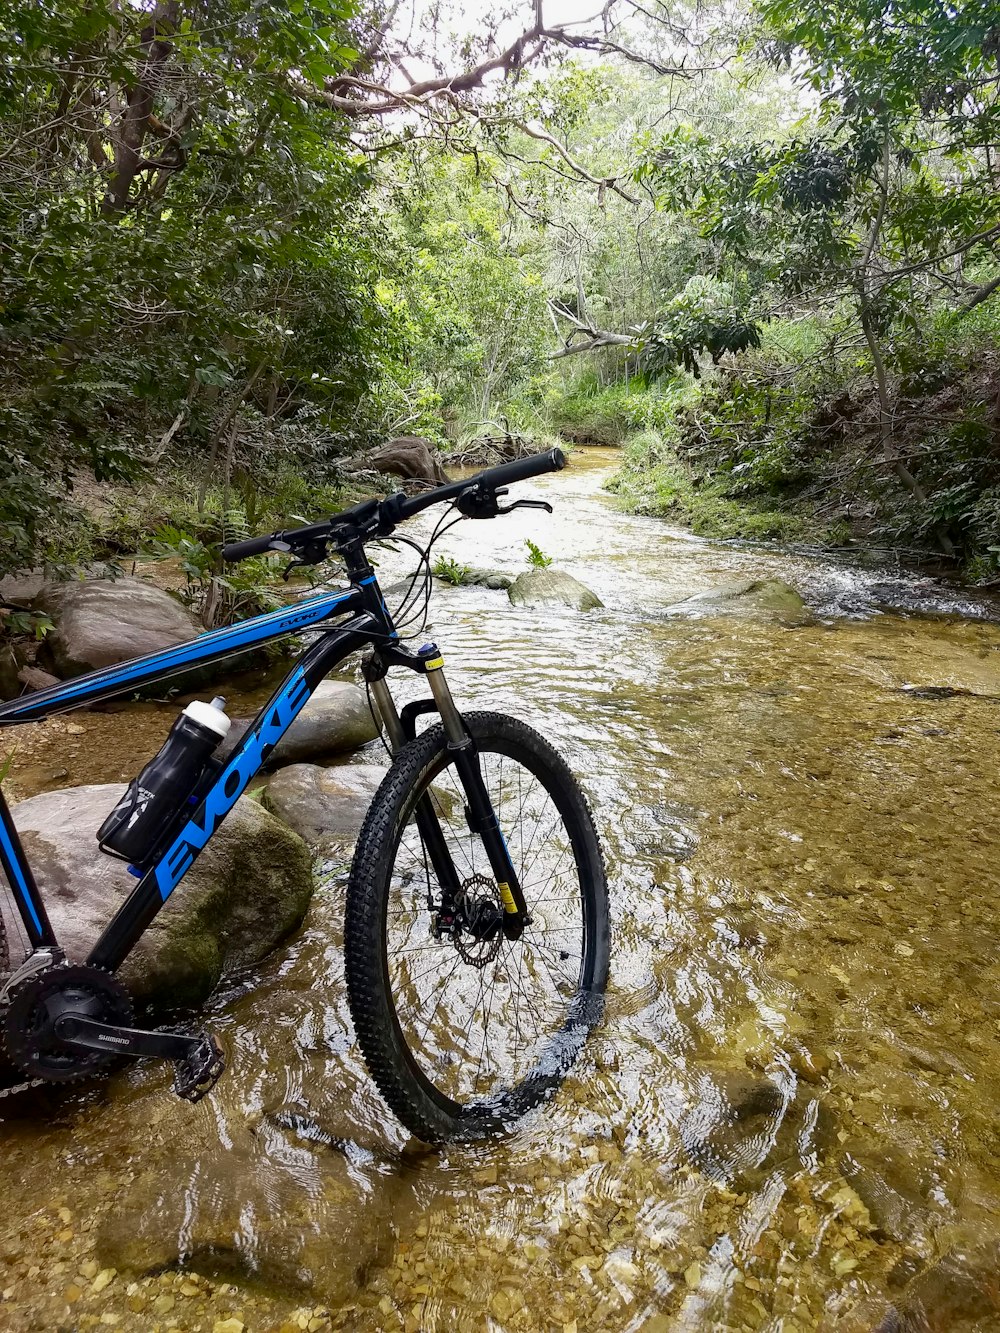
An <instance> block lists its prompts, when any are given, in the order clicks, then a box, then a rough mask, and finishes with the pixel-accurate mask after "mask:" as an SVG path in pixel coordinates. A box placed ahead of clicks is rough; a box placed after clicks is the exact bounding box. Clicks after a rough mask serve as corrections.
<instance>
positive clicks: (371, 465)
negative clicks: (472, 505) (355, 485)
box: [341, 435, 448, 486]
mask: <svg viewBox="0 0 1000 1333" xmlns="http://www.w3.org/2000/svg"><path fill="white" fill-rule="evenodd" d="M341 467H343V468H344V469H345V471H357V470H365V471H369V470H370V471H373V472H382V473H388V474H389V475H391V476H394V477H404V478H406V479H407V480H416V481H426V482H428V483H429V484H430V485H432V486H441V485H443V483H444V482H446V481H448V474H447V473H446V472H445V470H444V468H443V467H442V466H441V463H440V460H439V456H438V452H437V450H436V449H435V447H434V445H433V444H432V443H431V441H430V440H425V439H424V438H423V436H421V435H400V436H397V438H396V439H394V440H389V441H387V442H386V443H385V444H383V445H381V446H380V447H379V448H378V449H376V450H374V452H373V453H370V454H365V455H364V456H363V457H358V458H347V459H344V460H343V462H342V463H341Z"/></svg>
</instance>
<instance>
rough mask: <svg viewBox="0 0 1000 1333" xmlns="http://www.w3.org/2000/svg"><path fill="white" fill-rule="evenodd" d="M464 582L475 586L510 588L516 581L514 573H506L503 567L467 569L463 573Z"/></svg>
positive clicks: (497, 588)
mask: <svg viewBox="0 0 1000 1333" xmlns="http://www.w3.org/2000/svg"><path fill="white" fill-rule="evenodd" d="M462 582H463V583H464V584H467V585H468V586H470V587H474V588H493V589H496V590H499V589H502V588H509V587H510V586H511V584H512V583H513V582H514V576H513V574H505V573H504V572H503V570H502V569H467V570H465V572H464V573H463V575H462Z"/></svg>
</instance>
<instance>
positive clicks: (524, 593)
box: [507, 569, 604, 611]
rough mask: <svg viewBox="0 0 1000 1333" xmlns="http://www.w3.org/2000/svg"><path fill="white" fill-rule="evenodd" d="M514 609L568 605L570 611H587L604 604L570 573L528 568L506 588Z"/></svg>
mask: <svg viewBox="0 0 1000 1333" xmlns="http://www.w3.org/2000/svg"><path fill="white" fill-rule="evenodd" d="M507 596H508V597H509V598H510V600H511V601H512V602H513V604H514V605H515V606H528V607H532V606H568V607H570V608H571V609H572V610H573V611H591V610H593V609H594V607H597V606H603V605H604V603H603V602H602V601H601V599H600V598H599V597H598V595H597V593H595V592H591V590H590V589H589V588H588V587H587V586H586V585H585V584H583V583H581V582H580V580H579V579H575V578H574V577H573V575H572V574H567V573H565V571H564V570H561V569H528V570H525V572H524V573H523V574H518V576H517V578H516V579H515V580H514V582H513V583H512V584H511V585H510V587H509V588H508V589H507Z"/></svg>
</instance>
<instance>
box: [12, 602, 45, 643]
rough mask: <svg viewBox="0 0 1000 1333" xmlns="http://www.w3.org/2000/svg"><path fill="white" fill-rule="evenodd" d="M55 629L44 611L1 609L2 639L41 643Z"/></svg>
mask: <svg viewBox="0 0 1000 1333" xmlns="http://www.w3.org/2000/svg"><path fill="white" fill-rule="evenodd" d="M53 629H55V625H54V624H53V622H52V620H51V618H50V617H49V616H47V615H46V614H45V612H44V611H19V610H16V609H10V608H7V607H3V608H0V639H34V641H35V642H36V643H41V641H42V640H43V639H44V638H45V636H46V634H48V633H49V631H50V630H53Z"/></svg>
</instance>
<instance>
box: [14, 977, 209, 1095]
mask: <svg viewBox="0 0 1000 1333" xmlns="http://www.w3.org/2000/svg"><path fill="white" fill-rule="evenodd" d="M8 999H9V1003H8V1007H7V1010H6V1013H5V1014H4V1016H3V1039H4V1045H5V1046H6V1048H7V1053H8V1055H9V1056H10V1058H11V1059H12V1060H13V1061H14V1063H15V1064H16V1065H17V1066H18V1067H19V1068H20V1069H22V1070H23V1071H24V1072H25V1073H26V1074H28V1075H29V1076H31V1077H32V1078H40V1079H43V1080H44V1081H45V1082H52V1083H66V1082H70V1081H72V1080H74V1079H78V1078H84V1077H86V1076H88V1075H90V1074H94V1073H97V1072H98V1071H99V1070H102V1069H105V1068H107V1066H108V1065H109V1064H111V1062H112V1061H113V1060H114V1059H115V1057H116V1056H120V1055H127V1056H133V1057H144V1056H145V1057H152V1058H153V1059H159V1060H169V1061H171V1062H172V1063H173V1065H174V1091H175V1092H176V1093H177V1095H178V1096H179V1097H183V1098H184V1099H185V1100H186V1101H191V1102H196V1101H199V1100H200V1099H201V1098H202V1097H204V1095H205V1094H206V1093H207V1092H209V1091H210V1090H211V1089H212V1088H213V1087H214V1086H215V1084H216V1083H217V1082H218V1080H219V1078H220V1076H221V1075H222V1072H223V1070H224V1069H225V1067H226V1061H225V1055H224V1054H223V1051H222V1048H221V1046H220V1045H219V1043H218V1041H217V1040H216V1039H215V1037H213V1036H212V1034H211V1033H209V1032H195V1033H182V1032H148V1031H145V1030H143V1029H142V1028H136V1027H133V1026H132V1019H133V1015H132V1004H131V1001H130V1000H129V996H128V992H127V991H126V990H125V987H124V986H123V985H122V984H121V982H120V981H119V980H118V979H117V978H116V977H115V976H113V975H112V974H111V973H110V972H104V971H102V970H101V969H100V968H97V967H88V966H85V965H73V966H65V965H62V966H57V967H47V968H44V969H42V970H41V971H38V972H35V973H34V974H33V975H29V976H28V977H26V978H25V979H24V980H23V981H22V982H20V983H19V984H17V985H15V986H14V987H13V988H12V989H11V991H10V993H9V996H8Z"/></svg>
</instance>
